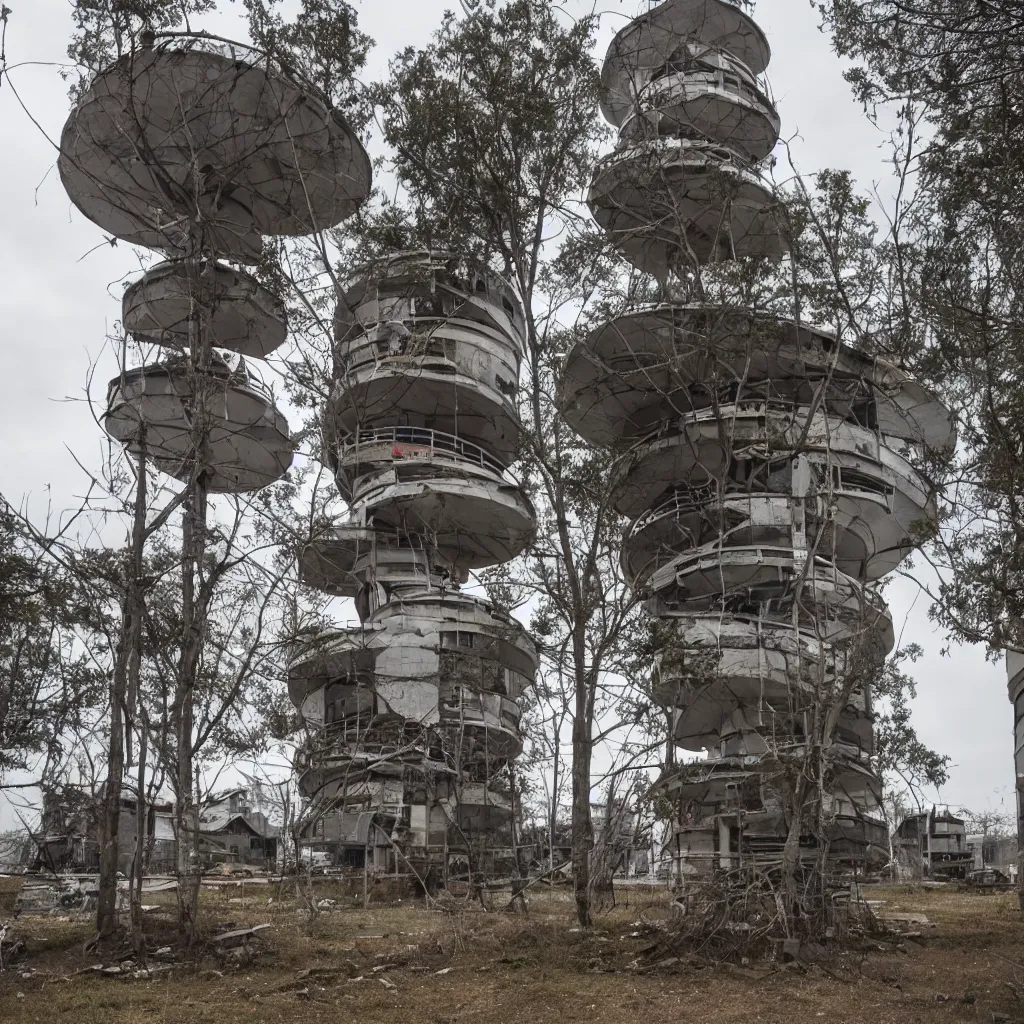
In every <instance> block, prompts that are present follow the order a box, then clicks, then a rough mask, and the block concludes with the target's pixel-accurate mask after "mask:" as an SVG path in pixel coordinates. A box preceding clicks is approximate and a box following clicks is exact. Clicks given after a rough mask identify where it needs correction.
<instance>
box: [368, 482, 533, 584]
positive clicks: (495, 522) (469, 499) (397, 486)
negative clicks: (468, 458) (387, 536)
mask: <svg viewBox="0 0 1024 1024" xmlns="http://www.w3.org/2000/svg"><path fill="white" fill-rule="evenodd" d="M353 501H354V502H355V503H356V504H358V505H359V507H361V508H364V509H365V510H366V514H367V515H368V516H372V517H373V521H374V523H379V524H381V525H382V526H384V527H387V528H390V529H392V530H406V531H410V532H413V533H417V534H421V535H425V536H428V537H430V538H431V542H432V543H433V544H434V545H435V547H436V550H437V553H438V555H439V557H440V558H442V559H443V560H444V561H445V562H446V563H448V564H451V565H454V566H456V567H458V568H460V569H463V568H464V569H479V568H483V567H485V566H490V565H499V564H501V563H502V562H507V561H509V560H510V559H513V558H515V557H516V556H517V555H519V554H522V552H523V551H525V550H526V548H528V547H529V546H530V544H531V543H532V542H533V537H534V534H535V532H536V518H535V516H534V511H533V507H532V506H531V505H530V502H529V501H528V500H527V498H526V496H525V495H524V494H523V492H522V490H521V489H520V488H519V487H518V486H517V485H515V484H512V483H509V482H507V481H505V480H503V479H501V478H496V477H495V476H494V475H492V474H488V473H480V474H475V473H470V472H468V471H461V470H452V469H448V468H442V467H436V468H435V467H432V466H430V465H429V464H423V463H419V464H417V463H415V462H413V463H406V464H403V465H401V466H395V467H394V468H392V469H385V470H382V471H380V472H378V473H374V474H372V475H369V476H366V477H363V478H362V479H361V480H360V481H359V485H358V488H357V489H356V491H355V493H354V495H353Z"/></svg>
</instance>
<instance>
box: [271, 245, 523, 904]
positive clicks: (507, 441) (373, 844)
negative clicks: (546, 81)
mask: <svg viewBox="0 0 1024 1024" xmlns="http://www.w3.org/2000/svg"><path fill="white" fill-rule="evenodd" d="M523 330H524V320H523V313H522V308H521V305H520V303H519V301H518V299H517V297H516V295H515V294H514V292H513V291H512V289H511V288H510V287H509V286H508V284H507V283H506V282H505V281H503V280H502V279H501V278H499V277H497V276H496V275H494V274H491V273H489V272H488V271H486V270H483V269H480V268H476V267H473V266H470V265H467V264H465V263H464V262H462V261H460V260H459V259H458V258H455V257H452V256H450V255H448V254H444V253H436V252H410V253H400V254H397V255H395V256H393V257H392V258H390V259H388V260H386V261H384V262H383V264H382V265H380V266H377V267H375V268H374V269H373V270H372V271H367V272H366V273H365V274H364V275H363V276H361V277H360V278H359V279H358V280H357V281H356V283H355V284H354V285H353V286H352V287H350V288H349V289H348V290H347V291H346V292H345V293H344V294H343V295H342V296H340V300H339V305H338V311H337V316H336V321H335V338H336V344H335V378H336V385H335V390H334V393H333V396H332V398H331V400H330V402H329V404H328V408H327V409H326V410H325V414H324V435H325V443H326V449H327V456H328V459H329V460H330V463H331V466H332V468H333V470H334V474H335V479H336V482H337V486H338V490H339V492H340V494H341V495H342V497H343V498H344V499H345V501H346V502H347V503H348V505H349V507H350V510H351V513H350V517H349V519H348V521H347V522H345V523H343V524H341V525H339V526H338V527H336V528H335V529H334V530H333V531H331V532H330V533H328V534H326V535H324V536H321V537H318V538H316V539H315V540H314V541H313V542H312V543H311V544H310V545H309V547H308V548H307V549H306V551H305V553H304V556H303V567H302V571H303V577H304V579H305V581H306V582H307V583H309V584H311V585H313V586H315V587H319V588H320V589H322V590H324V591H326V592H327V593H330V594H335V595H341V596H345V597H351V598H353V599H354V601H355V605H356V610H357V613H358V616H359V619H360V625H359V626H358V627H357V628H352V629H349V630H344V631H340V632H338V633H335V634H332V635H330V636H327V637H321V638H320V640H319V641H318V643H317V645H316V646H315V647H314V648H313V649H312V650H310V651H309V652H307V653H304V654H302V655H300V656H299V657H298V658H297V659H296V660H295V662H294V663H293V665H292V670H291V677H290V688H291V696H292V700H293V701H294V702H295V704H296V706H297V707H299V708H300V710H301V712H302V714H303V716H304V717H305V719H306V720H307V721H308V722H316V723H320V724H321V725H322V728H321V729H320V730H319V735H318V736H317V739H316V740H315V742H314V743H313V745H312V746H311V747H310V750H309V752H308V769H307V770H306V771H305V773H304V775H303V776H302V779H301V785H302V789H303V793H304V795H305V796H306V797H307V798H308V799H310V800H314V801H317V802H319V804H320V805H321V806H323V807H324V808H325V809H326V811H325V813H324V814H323V815H321V816H320V817H319V823H318V825H317V828H316V832H315V838H316V839H318V840H320V841H321V842H323V844H324V846H325V848H327V849H328V850H331V849H339V850H341V851H342V853H341V856H342V859H343V860H344V861H347V862H348V863H351V864H359V863H360V862H361V861H363V856H362V855H360V854H359V850H360V849H364V850H365V851H366V856H368V857H369V858H370V864H369V865H368V866H371V867H375V868H376V869H378V870H386V871H390V870H395V871H397V872H399V873H409V872H410V870H411V871H412V872H415V874H416V875H418V876H419V877H420V879H421V880H423V881H424V882H427V883H428V884H436V883H439V882H441V881H444V880H452V879H457V878H474V877H479V876H480V875H488V874H511V872H512V870H513V868H514V860H513V856H514V855H513V841H512V834H511V818H512V800H511V792H510V789H509V781H508V774H507V772H506V771H505V770H504V769H505V768H506V766H507V765H508V763H509V761H510V760H511V759H512V758H515V757H516V756H517V755H518V754H519V753H520V751H521V749H522V741H521V738H520V732H519V716H520V706H519V699H520V697H521V696H522V695H523V693H524V691H525V690H526V689H527V688H528V687H529V686H530V685H531V684H532V683H533V680H534V676H535V674H536V670H537V655H536V652H535V649H534V646H533V643H532V641H531V640H530V638H529V637H528V636H527V635H526V634H525V633H524V632H523V630H522V628H521V627H520V626H519V624H518V623H517V622H516V621H515V620H514V619H512V618H511V617H509V616H508V615H506V614H504V613H503V612H501V611H500V610H498V609H497V608H495V607H493V606H492V605H491V604H489V603H488V602H487V601H485V600H483V599H481V598H479V597H474V596H471V595H469V594H468V593H465V592H463V590H462V587H463V585H464V584H466V583H467V581H468V578H469V573H470V571H471V570H476V569H483V568H486V567H488V566H494V565H497V564H499V563H502V562H505V561H508V560H510V559H512V558H514V557H515V556H516V555H518V554H520V553H521V552H523V551H524V550H525V549H526V548H527V546H528V545H529V544H530V542H531V540H532V537H533V533H534V513H533V509H532V507H531V505H530V502H529V500H528V499H527V497H526V495H525V494H524V493H523V491H522V489H521V487H520V486H519V484H518V483H517V482H516V481H515V480H514V479H513V478H512V477H511V476H510V475H509V473H508V466H509V465H510V463H511V462H512V461H513V459H514V457H515V454H516V449H517V445H518V441H519V432H520V422H519V417H518V413H517V410H516V391H517V386H518V379H519V362H520V359H521V356H522V347H523ZM348 851H351V852H348Z"/></svg>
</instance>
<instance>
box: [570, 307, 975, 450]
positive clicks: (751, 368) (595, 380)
mask: <svg viewBox="0 0 1024 1024" xmlns="http://www.w3.org/2000/svg"><path fill="white" fill-rule="evenodd" d="M858 382H863V387H858ZM769 383H770V387H771V391H772V393H773V394H775V395H777V396H778V397H779V398H785V399H789V400H792V401H793V402H795V403H796V404H799V405H808V404H810V402H811V400H812V397H813V396H814V395H815V394H816V393H818V389H819V388H821V387H825V388H826V391H825V403H826V407H828V406H829V404H830V403H831V405H832V406H833V407H834V408H836V409H837V410H839V409H840V408H841V405H842V403H843V402H846V403H847V405H848V406H850V409H849V411H850V413H854V414H856V415H863V413H862V412H861V411H860V410H859V408H858V409H854V408H853V406H855V405H860V406H862V405H864V403H867V402H870V403H871V405H872V406H873V416H874V418H875V420H876V421H877V425H878V430H879V431H880V432H881V433H882V434H885V435H887V436H890V437H897V438H903V439H906V440H909V441H914V442H915V443H918V444H925V445H926V446H927V447H929V448H934V449H939V450H942V449H946V448H949V447H951V446H952V445H953V444H954V443H955V440H956V433H955V427H954V424H953V421H952V417H951V415H950V413H949V410H948V409H947V408H946V407H945V405H944V404H943V403H942V402H941V400H940V399H939V398H938V396H936V395H935V394H934V393H932V392H931V391H929V390H928V389H927V388H925V387H923V386H922V385H921V384H919V383H918V382H917V381H915V380H914V379H913V378H911V377H909V376H907V374H906V373H904V372H903V371H901V370H899V369H897V368H896V367H895V366H893V365H892V364H891V363H889V362H887V361H885V360H884V359H881V358H878V357H873V356H869V355H867V354H866V353H864V352H860V351H859V350H857V349H855V348H852V347H851V346H849V345H845V344H842V343H840V342H839V341H837V340H836V339H835V338H834V337H833V336H832V335H831V334H830V333H829V332H827V331H824V330H821V329H819V328H814V327H811V326H810V325H807V324H796V323H793V322H791V321H787V320H782V319H778V318H776V317H772V316H769V315H765V314H759V313H753V312H749V311H747V310H743V309H723V308H720V307H713V306H702V305H661V306H654V307H651V308H648V309H641V310H637V311H636V312H633V313H627V314H625V315H623V316H620V317H617V318H616V319H615V320H612V321H609V322H608V323H606V324H604V325H602V326H601V327H599V328H597V330H595V331H593V332H592V333H591V334H590V335H588V336H587V337H586V338H585V339H583V340H582V341H580V342H578V343H577V344H576V345H575V346H574V347H573V348H572V350H571V351H570V353H569V356H568V358H567V359H566V363H565V370H564V372H563V376H562V380H561V383H560V387H559V399H558V400H559V408H560V410H561V411H562V414H563V415H564V416H565V418H566V420H567V421H568V422H569V424H570V426H572V428H573V429H574V430H575V431H576V432H577V433H579V434H581V435H582V436H583V437H584V438H586V439H587V440H588V441H590V442H592V443H593V444H615V443H617V442H619V441H623V440H628V439H630V438H637V437H641V436H643V435H644V434H646V433H649V432H650V431H651V430H652V429H654V428H655V427H656V426H657V425H658V424H659V423H661V422H662V421H665V420H673V419H678V417H679V416H680V415H682V414H685V413H687V412H689V411H691V410H698V409H701V408H706V407H707V406H708V405H709V404H710V402H711V396H712V395H713V394H715V393H718V395H719V401H723V400H728V399H726V397H725V396H726V395H727V394H728V392H729V390H730V389H732V390H733V391H734V392H735V394H736V397H738V398H740V399H743V398H745V397H748V396H749V397H750V398H757V397H759V395H760V394H761V388H760V385H765V384H769Z"/></svg>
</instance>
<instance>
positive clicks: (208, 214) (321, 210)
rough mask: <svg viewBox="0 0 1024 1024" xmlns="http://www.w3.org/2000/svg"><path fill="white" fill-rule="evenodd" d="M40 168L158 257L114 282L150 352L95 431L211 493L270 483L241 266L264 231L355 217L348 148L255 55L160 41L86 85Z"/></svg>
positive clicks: (266, 339) (209, 43)
mask: <svg viewBox="0 0 1024 1024" xmlns="http://www.w3.org/2000/svg"><path fill="white" fill-rule="evenodd" d="M58 168H59V171H60V176H61V180H62V182H63V184H64V187H65V189H66V190H67V192H68V194H69V196H70V197H71V200H72V202H73V203H74V204H75V205H76V206H77V207H78V209H79V210H81V212H82V213H83V214H85V216H86V217H88V218H89V219H90V220H92V221H93V222H94V223H96V224H97V225H99V227H101V228H102V229H103V230H104V231H106V232H108V233H109V234H111V235H113V236H114V237H116V238H119V239H122V240H124V241H126V242H129V243H131V244H133V245H138V246H141V247H145V248H148V249H153V250H156V251H157V252H159V253H161V254H162V255H163V256H164V257H165V259H164V261H163V262H160V263H157V264H156V265H153V266H151V267H150V268H149V269H148V270H147V271H146V272H145V273H144V274H143V276H142V277H141V278H140V279H139V280H138V281H136V282H135V283H134V284H132V285H131V286H130V287H129V288H127V289H126V290H125V293H124V298H123V307H122V323H123V327H124V330H125V331H126V332H127V333H128V334H129V335H131V336H132V337H133V338H134V339H135V340H136V341H137V342H139V343H140V344H143V345H146V344H152V345H157V346H161V347H162V348H163V349H165V350H166V351H167V355H166V357H165V358H162V359H160V360H159V361H157V362H154V363H152V364H150V365H146V366H141V367H137V368H134V369H128V368H125V369H124V370H123V371H122V373H121V374H120V375H119V376H118V377H117V378H115V379H114V380H112V381H111V382H110V385H109V387H108V392H107V411H106V415H105V417H104V426H105V428H106V430H107V432H108V433H109V434H110V435H111V436H112V437H114V438H115V439H116V440H118V441H120V442H121V443H122V444H124V445H125V447H126V448H127V449H128V450H129V451H131V452H133V453H134V454H139V453H140V451H141V450H142V448H143V446H144V447H145V450H146V454H147V457H148V458H149V459H150V460H151V462H152V463H153V464H155V465H156V466H157V468H159V469H160V470H162V471H163V472H166V473H168V474H170V475H171V476H175V477H178V478H179V479H181V480H194V479H196V478H202V480H203V482H204V485H205V487H206V489H207V490H208V491H211V492H215V493H216V492H244V491H253V490H258V489H260V488H262V487H265V486H267V485H268V484H270V483H273V482H274V481H275V480H278V479H279V478H280V477H282V476H283V475H284V474H285V473H286V472H287V470H288V467H289V466H290V464H291V461H292V451H293V449H292V442H291V438H290V436H289V432H288V425H287V422H286V420H285V418H284V415H283V414H282V413H281V412H280V411H279V410H278V409H277V408H276V406H275V404H274V400H273V397H272V395H271V394H270V392H269V391H268V390H267V389H266V388H265V387H264V386H263V385H262V383H261V382H260V380H259V378H258V376H256V375H255V374H254V373H253V372H252V370H251V368H250V367H249V366H248V365H247V363H246V359H252V358H256V359H262V358H265V357H266V356H268V355H269V354H270V353H272V352H273V351H274V350H275V349H277V348H278V347H279V346H280V345H281V344H282V343H283V342H284V340H285V337H286V334H287V319H286V315H285V309H284V305H283V303H282V301H281V299H280V297H279V296H277V295H275V294H273V293H272V292H271V291H270V290H269V289H268V288H267V287H266V286H264V285H263V284H261V283H260V281H259V280H258V278H257V277H256V276H255V275H254V274H253V273H251V272H250V271H249V270H246V269H243V268H244V267H246V266H248V265H252V264H256V263H258V262H259V261H260V259H261V255H262V251H263V245H264V242H263V239H264V236H266V235H285V236H289V235H291V236H294V235H304V234H309V233H312V232H313V231H316V230H319V229H322V228H327V227H331V226H333V225H335V224H337V223H339V222H340V221H341V220H343V219H344V218H345V217H347V216H349V215H350V214H352V213H353V212H354V211H355V209H356V208H357V207H358V205H359V204H360V203H361V202H362V201H363V200H364V199H365V198H366V196H367V195H368V193H369V188H370V162H369V158H368V156H367V154H366V152H365V151H364V150H363V147H362V145H361V143H360V142H359V139H358V138H357V137H356V135H355V134H354V133H353V131H352V130H351V129H350V128H349V126H348V125H347V124H346V123H345V122H344V120H343V119H342V118H341V117H340V116H339V115H338V114H337V113H336V112H335V111H334V110H332V109H331V107H330V105H329V104H328V102H327V101H326V100H325V99H324V98H323V97H322V96H320V95H319V94H318V93H317V91H316V89H314V88H313V87H311V86H310V85H309V84H308V83H307V82H305V81H303V80H302V79H301V78H300V77H298V76H297V75H296V74H295V72H293V71H291V70H288V69H286V68H285V66H284V65H283V64H281V63H280V62H279V61H277V60H276V59H274V57H273V56H271V55H269V54H266V53H261V52H258V51H256V50H253V49H251V48H249V47H246V46H243V45H240V44H234V43H226V42H223V41H221V40H217V39H214V38H212V37H210V36H207V35H204V34H195V33H160V34H156V35H155V36H154V35H149V36H148V38H146V40H145V41H144V42H142V43H141V44H140V45H139V46H136V47H133V48H132V49H131V50H129V51H128V52H126V53H125V54H124V55H123V56H122V57H121V58H119V59H118V60H117V61H116V62H115V63H113V64H112V65H110V66H109V67H107V68H105V69H104V70H102V71H100V72H99V73H98V74H97V75H96V76H95V77H94V78H93V80H92V82H91V83H90V84H89V86H88V88H87V89H86V90H85V92H84V93H83V94H82V96H81V98H80V99H79V101H78V103H77V104H76V106H75V108H74V109H73V111H72V112H71V115H70V117H69V118H68V121H67V123H66V125H65V127H64V130H63V133H62V136H61V147H60V156H59V160H58Z"/></svg>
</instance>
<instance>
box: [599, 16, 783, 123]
mask: <svg viewBox="0 0 1024 1024" xmlns="http://www.w3.org/2000/svg"><path fill="white" fill-rule="evenodd" d="M691 40H692V41H693V42H698V43H701V44H703V45H705V46H707V47H709V48H712V49H715V50H724V51H725V52H726V53H729V54H731V55H732V56H733V57H735V58H736V59H737V60H740V61H742V62H743V63H744V64H745V65H746V66H747V68H749V70H750V72H751V74H753V75H760V74H761V73H762V72H763V71H764V69H765V68H766V67H767V66H768V61H769V60H770V59H771V48H770V47H769V45H768V40H767V39H766V38H765V35H764V33H763V32H762V31H761V29H760V28H758V26H757V25H756V24H755V23H754V21H753V19H752V18H751V17H750V16H749V15H748V14H746V13H745V12H744V11H743V10H742V9H741V8H740V7H739V6H737V5H736V4H734V3H729V2H728V0H665V3H661V4H658V6H657V7H653V8H651V9H650V10H649V11H647V12H646V13H645V14H642V15H641V16H640V17H639V18H635V19H634V20H633V21H631V22H630V23H629V24H628V25H626V27H625V28H623V29H621V30H620V31H619V32H618V33H617V34H616V36H615V38H614V39H613V40H612V41H611V45H610V46H609V47H608V52H607V54H606V55H605V59H604V65H603V67H602V68H601V84H602V86H603V89H604V93H603V96H602V99H601V111H602V113H603V114H604V116H605V117H606V118H608V120H609V121H611V123H612V124H615V125H619V124H622V122H623V120H624V119H625V118H626V117H627V115H628V114H629V113H630V111H631V110H632V109H633V106H634V104H635V102H636V96H637V92H638V90H639V89H640V88H642V87H643V85H645V84H646V83H647V81H649V80H650V78H651V76H652V75H653V74H655V73H657V72H658V71H660V70H661V69H662V68H664V66H665V64H666V63H667V62H668V61H669V60H670V59H671V58H672V56H673V55H674V54H675V53H676V51H677V50H678V48H679V45H680V43H685V42H687V41H691Z"/></svg>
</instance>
